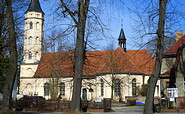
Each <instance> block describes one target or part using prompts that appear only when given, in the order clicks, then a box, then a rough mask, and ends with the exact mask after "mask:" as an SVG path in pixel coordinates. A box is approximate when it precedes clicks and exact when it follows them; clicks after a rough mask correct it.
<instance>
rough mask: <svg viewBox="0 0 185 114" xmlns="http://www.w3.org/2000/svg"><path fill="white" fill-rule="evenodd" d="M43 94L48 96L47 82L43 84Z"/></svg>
mask: <svg viewBox="0 0 185 114" xmlns="http://www.w3.org/2000/svg"><path fill="white" fill-rule="evenodd" d="M44 96H49V84H48V83H45V84H44Z"/></svg>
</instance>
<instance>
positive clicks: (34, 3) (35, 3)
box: [26, 0, 44, 14]
mask: <svg viewBox="0 0 185 114" xmlns="http://www.w3.org/2000/svg"><path fill="white" fill-rule="evenodd" d="M28 11H35V12H39V13H43V14H44V12H43V11H42V9H41V7H40V3H39V0H31V2H30V5H29V7H28V9H27V11H26V12H28Z"/></svg>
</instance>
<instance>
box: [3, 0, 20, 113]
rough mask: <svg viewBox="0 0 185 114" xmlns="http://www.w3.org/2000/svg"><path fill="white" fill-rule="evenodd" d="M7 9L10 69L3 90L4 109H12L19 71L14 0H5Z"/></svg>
mask: <svg viewBox="0 0 185 114" xmlns="http://www.w3.org/2000/svg"><path fill="white" fill-rule="evenodd" d="M5 2H6V6H7V11H6V14H7V15H6V16H7V20H8V38H9V39H8V41H9V45H8V46H9V47H8V48H9V54H10V61H9V71H8V75H7V77H6V81H5V86H4V89H3V90H4V91H3V110H11V100H12V90H13V83H14V79H15V77H16V72H17V50H16V35H15V29H14V20H13V19H14V18H13V12H12V1H11V0H5Z"/></svg>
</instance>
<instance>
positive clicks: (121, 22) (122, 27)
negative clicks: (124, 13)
mask: <svg viewBox="0 0 185 114" xmlns="http://www.w3.org/2000/svg"><path fill="white" fill-rule="evenodd" d="M121 28H123V19H121Z"/></svg>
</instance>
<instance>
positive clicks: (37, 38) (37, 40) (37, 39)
mask: <svg viewBox="0 0 185 114" xmlns="http://www.w3.org/2000/svg"><path fill="white" fill-rule="evenodd" d="M35 43H36V44H39V37H38V36H37V37H36V42H35Z"/></svg>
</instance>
